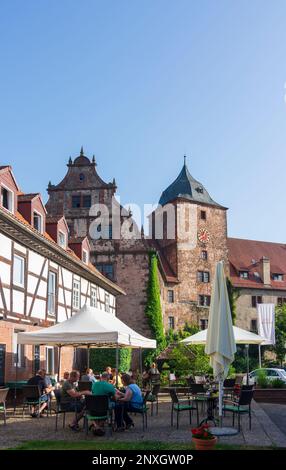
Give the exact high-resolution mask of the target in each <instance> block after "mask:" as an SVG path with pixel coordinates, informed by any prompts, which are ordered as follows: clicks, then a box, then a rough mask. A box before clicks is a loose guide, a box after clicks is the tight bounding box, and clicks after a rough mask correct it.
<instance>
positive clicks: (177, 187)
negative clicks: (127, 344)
mask: <svg viewBox="0 0 286 470" xmlns="http://www.w3.org/2000/svg"><path fill="white" fill-rule="evenodd" d="M159 203H160V205H161V206H162V207H161V211H164V210H165V212H166V214H167V216H166V217H169V214H171V213H172V210H170V208H173V214H175V215H174V217H175V230H174V233H175V236H174V237H173V238H170V237H168V236H164V239H163V240H157V241H156V242H157V245H158V246H159V253H160V257H161V260H162V265H163V266H166V269H165V270H163V271H162V270H161V271H162V286H163V288H162V289H161V295H162V305H163V314H164V324H165V328H166V329H169V328H174V329H178V328H181V327H183V326H184V324H185V323H186V322H188V323H192V324H197V325H199V326H200V327H201V328H205V327H207V320H208V313H209V306H210V301H211V295H212V292H211V288H212V280H213V276H214V273H215V266H216V263H217V262H218V261H220V260H223V261H224V262H225V269H226V272H228V258H227V208H226V207H224V206H222V205H220V204H218V203H217V202H215V201H214V200H213V199H212V198H211V196H210V195H209V193H208V191H207V190H206V189H205V187H204V186H203V185H202V184H201V183H200V182H198V181H197V180H195V179H194V178H193V177H192V175H191V174H190V172H189V170H188V167H187V163H186V158H185V161H184V165H183V168H182V170H181V172H180V174H179V175H178V177H177V178H176V179H175V181H174V182H173V183H172V184H171V185H170V186H169V187H168V188H167V189H166V190H165V191H163V193H162V195H161V198H160V201H159ZM164 235H165V234H164ZM167 270H168V276H167V275H166V271H167ZM164 271H165V272H164Z"/></svg>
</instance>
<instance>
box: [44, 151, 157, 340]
mask: <svg viewBox="0 0 286 470" xmlns="http://www.w3.org/2000/svg"><path fill="white" fill-rule="evenodd" d="M67 167H68V171H67V174H66V176H65V177H64V179H63V180H62V181H61V182H60V183H59V184H57V185H52V184H51V183H50V184H49V186H48V194H49V200H48V202H47V205H46V208H47V211H48V213H49V214H50V215H58V214H64V215H65V218H66V220H67V223H68V226H69V230H70V236H72V237H84V236H86V235H87V236H88V237H89V241H90V245H91V259H90V261H91V262H92V263H93V264H94V265H95V266H96V267H97V268H98V269H99V270H100V271H101V272H102V273H103V274H104V275H105V276H107V277H109V278H110V279H112V280H113V281H115V282H116V283H117V284H118V285H120V286H122V287H123V289H124V290H125V292H126V296H123V295H121V296H119V297H118V299H117V302H118V304H117V312H118V317H119V318H120V319H121V320H122V321H124V322H125V323H127V324H128V325H129V326H131V327H132V328H134V329H135V330H136V331H138V333H141V334H143V335H146V336H149V337H150V331H149V328H148V324H147V320H146V317H145V314H144V308H145V304H146V285H147V279H148V270H149V268H148V250H149V247H148V245H147V242H146V241H145V240H144V238H142V237H141V234H140V233H139V230H138V227H137V226H136V224H135V222H134V220H133V219H132V214H131V213H130V212H129V211H127V210H124V209H122V208H121V207H119V209H120V224H121V226H122V225H123V224H124V225H126V224H127V226H128V227H129V229H130V230H129V229H128V232H129V234H130V232H132V231H133V232H134V233H136V235H137V236H136V237H134V238H132V236H130V237H129V238H127V239H126V238H125V237H121V236H120V235H119V236H116V235H115V234H114V233H112V231H113V227H112V225H111V222H112V214H111V208H112V203H113V201H114V199H113V196H114V195H115V193H116V189H117V188H116V183H115V180H114V179H113V181H112V182H111V183H105V182H104V181H103V180H102V179H101V178H100V177H99V175H98V173H97V170H96V162H95V158H94V157H93V158H92V160H90V159H89V158H88V157H87V156H85V155H84V152H83V149H81V151H80V155H79V156H78V157H77V158H75V160H74V161H72V159H71V158H70V160H69V162H68V164H67ZM95 204H103V205H104V206H105V207H107V209H108V211H109V215H108V219H109V223H108V227H109V230H107V232H105V233H101V234H100V236H99V237H98V238H97V239H94V238H91V236H90V234H91V231H90V229H91V227H92V224H94V223H95V222H96V220H97V212H98V211H97V210H96V211H93V210H92V206H94V205H95ZM99 225H100V224H99ZM98 228H99V226H98ZM138 233H139V236H138Z"/></svg>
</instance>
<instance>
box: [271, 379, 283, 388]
mask: <svg viewBox="0 0 286 470" xmlns="http://www.w3.org/2000/svg"><path fill="white" fill-rule="evenodd" d="M271 385H272V387H273V388H284V387H285V383H284V382H283V380H281V379H274V380H272V382H271Z"/></svg>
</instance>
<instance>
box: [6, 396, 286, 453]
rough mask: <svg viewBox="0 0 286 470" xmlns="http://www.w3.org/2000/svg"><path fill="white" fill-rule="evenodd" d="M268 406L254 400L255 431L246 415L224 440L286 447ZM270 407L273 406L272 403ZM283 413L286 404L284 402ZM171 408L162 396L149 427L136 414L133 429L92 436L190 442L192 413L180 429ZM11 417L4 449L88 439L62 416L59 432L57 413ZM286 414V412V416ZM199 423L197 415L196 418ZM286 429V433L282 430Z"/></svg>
mask: <svg viewBox="0 0 286 470" xmlns="http://www.w3.org/2000/svg"><path fill="white" fill-rule="evenodd" d="M272 406H274V408H275V410H276V411H275V414H276V413H279V411H278V408H276V407H279V406H280V405H270V407H272ZM263 408H264V407H261V406H260V405H258V404H257V403H255V402H254V403H253V419H252V430H251V431H249V429H248V418H247V417H246V416H244V417H242V430H241V432H240V433H239V434H237V435H236V436H232V437H221V438H220V439H219V442H220V443H224V444H229V445H232V444H237V445H247V446H262V447H264V446H277V447H285V448H286V434H285V431H286V430H285V427H284V431H283V430H282V429H279V427H278V426H277V425H276V424H275V422H274V420H272V419H271V417H269V413H268V412H267V413H266V412H265V411H264V409H263ZM266 408H269V407H268V406H267V407H266ZM281 408H283V410H284V411H283V413H285V409H286V407H285V406H284V407H283V406H282V405H281ZM170 410H171V404H170V402H169V399H168V398H167V397H164V396H163V397H161V399H160V404H159V414H158V416H156V415H154V416H150V411H149V412H148V428H147V430H145V431H144V432H143V430H142V418H141V417H140V416H139V415H138V416H133V419H134V422H135V427H134V428H133V429H132V430H129V431H125V432H123V433H113V435H112V437H111V436H109V434H108V433H107V434H106V436H104V437H94V436H93V435H92V434H91V433H89V435H88V439H92V440H96V441H105V440H109V441H110V440H115V441H133V442H134V441H135V442H136V441H154V442H158V441H161V442H170V443H180V444H186V445H188V444H190V442H191V432H190V425H189V422H188V413H181V417H180V428H179V430H177V429H176V427H173V428H172V427H171V424H170ZM266 411H267V410H266ZM8 416H9V419H8V421H7V425H6V426H4V424H3V421H2V420H1V421H0V448H10V447H16V446H19V445H21V444H22V443H23V442H25V441H28V440H64V441H78V440H85V439H86V437H85V434H84V432H83V431H81V432H79V433H73V432H72V431H71V430H70V429H69V428H68V427H66V428H65V429H63V428H62V425H61V419H62V417H60V422H59V429H58V432H57V433H56V432H55V416H54V415H52V416H51V417H49V418H46V417H44V418H41V419H32V418H30V417H25V418H22V415H21V413H20V411H19V413H18V414H17V416H16V417H14V416H13V413H12V410H10V409H9V413H8ZM284 416H285V415H284ZM203 418H204V414H200V419H203ZM71 419H72V415H71V414H68V415H67V423H68V422H70V420H71ZM193 424H194V425H195V417H194V418H193ZM231 424H232V423H231V414H230V415H229V417H226V418H224V425H226V426H228V425H231ZM282 431H283V432H282Z"/></svg>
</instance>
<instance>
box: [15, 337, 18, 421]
mask: <svg viewBox="0 0 286 470" xmlns="http://www.w3.org/2000/svg"><path fill="white" fill-rule="evenodd" d="M18 358H19V344H18V343H17V349H16V380H15V388H14V415H15V413H16V402H17V381H18ZM14 361H15V359H14Z"/></svg>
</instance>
